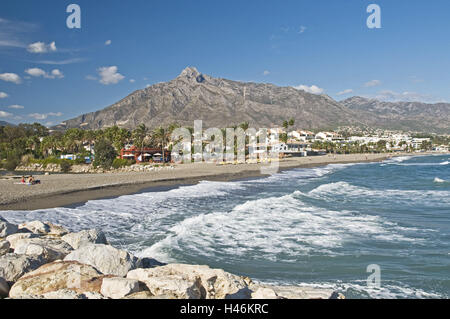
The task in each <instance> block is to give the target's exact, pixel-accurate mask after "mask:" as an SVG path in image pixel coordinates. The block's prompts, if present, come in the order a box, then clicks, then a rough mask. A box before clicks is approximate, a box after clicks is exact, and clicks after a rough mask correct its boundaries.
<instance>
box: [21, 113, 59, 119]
mask: <svg viewBox="0 0 450 319" xmlns="http://www.w3.org/2000/svg"><path fill="white" fill-rule="evenodd" d="M62 115H63V114H62V113H61V112H57V113H53V112H50V113H44V114H43V113H31V114H28V116H29V117H32V118H34V119H35V120H46V119H47V118H48V117H49V116H57V117H59V116H62Z"/></svg>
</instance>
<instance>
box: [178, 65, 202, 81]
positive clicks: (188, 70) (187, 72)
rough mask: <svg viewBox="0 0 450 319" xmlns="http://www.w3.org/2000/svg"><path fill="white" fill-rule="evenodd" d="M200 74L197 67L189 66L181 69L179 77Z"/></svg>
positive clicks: (192, 76) (190, 76)
mask: <svg viewBox="0 0 450 319" xmlns="http://www.w3.org/2000/svg"><path fill="white" fill-rule="evenodd" d="M199 75H200V72H198V70H197V68H195V67H192V66H189V67H187V68H185V69H184V70H183V71H181V73H180V75H179V76H178V77H179V78H181V77H183V78H196V77H198V76H199Z"/></svg>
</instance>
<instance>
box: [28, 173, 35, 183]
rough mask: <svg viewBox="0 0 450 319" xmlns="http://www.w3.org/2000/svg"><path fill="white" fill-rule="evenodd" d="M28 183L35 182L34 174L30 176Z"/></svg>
mask: <svg viewBox="0 0 450 319" xmlns="http://www.w3.org/2000/svg"><path fill="white" fill-rule="evenodd" d="M28 183H29V184H31V185H33V184H34V178H33V175H30V177H29V178H28Z"/></svg>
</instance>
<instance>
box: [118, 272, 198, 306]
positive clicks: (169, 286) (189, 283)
mask: <svg viewBox="0 0 450 319" xmlns="http://www.w3.org/2000/svg"><path fill="white" fill-rule="evenodd" d="M153 269H154V268H153ZM153 269H142V268H141V269H135V270H132V271H130V272H129V273H128V275H127V278H130V279H136V280H139V281H141V282H143V283H145V285H146V286H147V288H148V289H149V291H150V293H151V294H152V295H153V296H162V295H164V296H170V297H171V298H170V299H203V298H204V296H205V292H204V289H203V287H202V285H201V281H200V278H198V277H197V278H195V279H194V280H189V279H187V278H183V277H182V276H179V275H170V274H166V275H163V276H154V273H153V272H151V270H153Z"/></svg>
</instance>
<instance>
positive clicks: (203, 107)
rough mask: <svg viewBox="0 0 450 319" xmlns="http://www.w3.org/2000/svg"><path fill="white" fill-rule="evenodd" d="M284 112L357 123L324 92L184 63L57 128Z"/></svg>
mask: <svg viewBox="0 0 450 319" xmlns="http://www.w3.org/2000/svg"><path fill="white" fill-rule="evenodd" d="M288 118H294V119H295V120H296V124H297V126H299V127H302V128H307V129H317V128H331V127H336V126H339V125H344V124H354V125H357V124H358V123H359V121H358V120H357V118H358V116H357V115H356V114H355V112H353V111H351V110H349V109H348V108H347V107H345V106H343V105H341V104H339V103H338V102H336V101H335V100H333V99H331V98H330V97H328V96H326V95H314V94H310V93H307V92H305V91H300V90H297V89H294V88H292V87H278V86H275V85H272V84H258V83H242V82H236V81H231V80H226V79H220V78H213V77H210V76H208V75H204V74H201V73H199V72H198V71H197V69H195V68H186V69H185V70H183V72H182V73H181V74H180V75H179V76H178V77H177V78H175V79H174V80H172V81H170V82H166V83H159V84H155V85H153V86H150V87H148V88H146V89H143V90H139V91H136V92H133V93H132V94H130V95H129V96H127V97H126V98H124V99H122V100H121V101H119V102H117V103H116V104H114V105H111V106H109V107H107V108H105V109H103V110H100V111H97V112H93V113H88V114H84V115H81V116H79V117H77V118H75V119H72V120H68V121H65V122H64V123H63V125H60V126H58V128H62V129H64V128H71V127H83V128H89V129H98V128H102V127H108V126H112V125H118V126H120V127H126V128H131V129H132V128H134V127H136V126H138V125H139V124H140V123H145V124H146V125H147V126H150V127H153V126H159V125H163V124H168V123H173V122H178V123H180V124H182V125H188V126H193V122H194V120H197V119H201V120H203V125H204V126H205V127H226V126H229V125H232V124H238V123H242V122H244V121H248V122H249V123H250V125H251V126H254V127H272V126H280V124H281V123H282V121H283V120H285V119H288Z"/></svg>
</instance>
